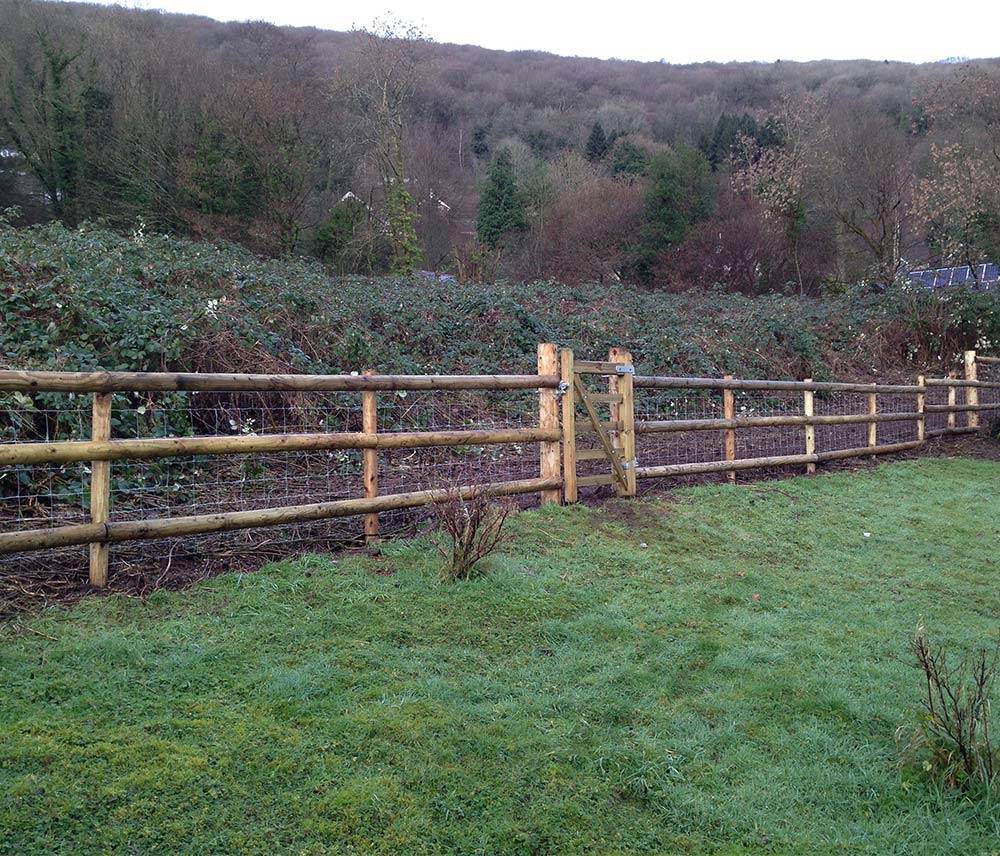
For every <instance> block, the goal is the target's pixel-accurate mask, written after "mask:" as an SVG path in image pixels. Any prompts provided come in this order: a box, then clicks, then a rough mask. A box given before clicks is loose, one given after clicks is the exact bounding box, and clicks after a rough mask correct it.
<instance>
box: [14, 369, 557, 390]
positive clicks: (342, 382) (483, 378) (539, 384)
mask: <svg viewBox="0 0 1000 856" xmlns="http://www.w3.org/2000/svg"><path fill="white" fill-rule="evenodd" d="M558 386H559V377H558V375H554V374H553V375H345V374H338V375H288V374H283V375H264V374H208V373H205V374H201V373H198V374H194V373H173V372H33V371H0V392H176V391H181V390H184V391H189V392H367V391H375V392H378V391H382V390H388V391H396V390H400V391H402V390H435V389H439V390H463V389H494V390H501V389H555V388H556V387H558Z"/></svg>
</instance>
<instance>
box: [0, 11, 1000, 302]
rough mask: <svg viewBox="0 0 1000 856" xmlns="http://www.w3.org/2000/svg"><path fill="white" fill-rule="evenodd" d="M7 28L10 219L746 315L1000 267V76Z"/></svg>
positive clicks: (253, 35)
mask: <svg viewBox="0 0 1000 856" xmlns="http://www.w3.org/2000/svg"><path fill="white" fill-rule="evenodd" d="M0 19H2V20H3V22H4V26H3V28H2V30H0V76H2V85H0V152H2V153H3V156H2V157H0V208H3V207H7V206H11V205H17V206H20V208H21V211H22V214H21V221H22V222H33V221H39V220H45V219H49V218H55V219H59V220H61V221H63V222H65V223H67V224H69V225H75V224H78V223H80V222H82V221H84V220H99V221H102V222H104V223H107V224H108V225H110V226H112V227H114V228H117V229H120V230H123V231H126V232H129V231H132V230H138V231H145V232H149V231H172V232H176V233H179V234H182V235H187V236H192V237H197V238H209V239H215V238H223V239H228V240H233V241H238V242H240V243H242V244H244V245H246V246H248V247H250V248H252V249H254V250H256V251H260V252H264V253H267V254H273V255H279V254H285V253H288V252H297V253H302V252H305V253H310V254H312V255H315V256H316V257H318V258H319V259H321V260H322V261H324V262H325V263H326V264H327V265H328V266H329V267H331V268H332V269H333V270H335V271H337V272H340V273H361V274H375V273H380V272H386V271H395V272H398V273H404V274H407V273H410V272H411V271H413V270H414V269H420V268H429V269H434V270H439V271H451V272H454V273H456V274H457V275H459V277H460V278H467V279H483V278H492V277H494V276H497V275H499V276H507V277H511V278H516V279H526V278H533V277H553V278H557V279H560V280H563V281H567V282H580V281H590V280H593V281H609V280H617V279H623V280H627V281H641V282H646V283H650V284H655V285H657V286H661V287H670V288H684V287H690V286H698V287H707V286H711V285H714V284H721V285H722V286H723V287H725V288H727V289H733V290H740V291H744V292H747V293H762V292H766V291H771V290H785V291H792V292H816V291H818V290H820V289H821V288H823V287H827V288H830V287H833V288H839V287H842V285H843V284H846V283H856V282H858V281H861V280H865V281H869V282H878V283H885V282H889V281H891V280H893V279H895V278H897V277H898V276H899V275H900V274H901V273H902V272H903V271H905V270H906V269H908V268H910V267H912V266H914V265H917V264H925V263H926V264H934V265H944V264H966V263H973V262H976V261H981V260H985V259H987V258H990V259H993V258H996V257H997V255H998V254H1000V143H998V141H1000V62H998V61H996V60H986V61H977V62H973V63H968V64H964V65H954V64H927V65H909V64H905V63H889V62H877V61H858V62H832V61H831V62H815V63H806V64H799V63H786V62H779V63H774V64H746V63H743V64H738V63H732V64H699V65H688V66H674V65H670V64H667V63H638V62H624V61H600V60H590V59H579V58H561V57H556V56H552V55H548V54H542V53H528V52H515V53H505V52H501V51H490V50H485V49H481V48H476V47H470V46H456V45H440V44H435V43H434V42H432V41H430V40H429V38H428V36H433V34H432V33H431V34H424V33H421V32H420V31H418V30H416V29H414V28H412V27H408V26H406V25H402V24H399V23H397V22H391V21H390V22H376V23H374V24H373V25H372V26H371V27H370V28H369V29H368V30H366V31H357V32H354V33H333V32H326V31H319V30H307V29H292V28H278V27H273V26H270V25H267V24H262V23H249V24H222V23H218V22H215V21H212V20H209V19H205V18H198V17H191V16H179V15H166V14H160V13H156V12H145V11H137V10H129V9H123V8H116V7H97V6H88V5H83V4H65V3H41V2H37V0H0ZM664 53H665V54H666V55H669V45H665V48H664ZM376 96H377V97H376ZM383 96H384V97H383Z"/></svg>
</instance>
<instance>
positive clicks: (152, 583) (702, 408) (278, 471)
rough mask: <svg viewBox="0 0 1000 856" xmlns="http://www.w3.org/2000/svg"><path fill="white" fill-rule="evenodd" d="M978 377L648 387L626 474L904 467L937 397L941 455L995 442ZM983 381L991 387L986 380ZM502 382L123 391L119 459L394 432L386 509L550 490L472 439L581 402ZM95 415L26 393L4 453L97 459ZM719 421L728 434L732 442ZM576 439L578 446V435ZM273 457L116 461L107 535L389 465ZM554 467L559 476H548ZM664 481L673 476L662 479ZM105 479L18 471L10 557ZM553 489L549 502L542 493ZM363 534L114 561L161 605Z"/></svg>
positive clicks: (80, 567) (520, 445)
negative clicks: (211, 576)
mask: <svg viewBox="0 0 1000 856" xmlns="http://www.w3.org/2000/svg"><path fill="white" fill-rule="evenodd" d="M543 347H546V348H550V349H551V350H552V353H551V357H552V359H553V361H555V347H554V346H543ZM540 353H541V351H540ZM570 356H572V355H570ZM603 365H605V364H603V363H599V364H591V366H590V368H589V369H587V370H590V371H591V374H590V375H588V376H587V377H586V384H587V385H588V387H589V390H590V392H591V393H593V394H594V400H595V401H597V402H599V403H600V405H601V408H602V411H603V413H604V415H603V416H602V418H609V417H608V415H607V410H606V409H605V405H607V407H609V408H610V410H611V417H610V418H611V421H610V422H608V423H607V425H608V426H610V434H611V439H612V441H613V445H615V446H616V447H617V448H618V449H619V452H620V451H621V446H620V441H621V437H620V431H621V426H622V424H623V423H622V422H621V421H620V418H619V421H618V422H617V423H616V422H615V417H614V412H615V407H616V406H622V405H621V403H620V402H621V401H622V399H621V397H620V396H616V395H615V394H613V393H612V390H614V389H616V388H617V387H615V383H616V380H615V374H614V373H613V372H611V371H609V372H607V373H606V374H605V375H604V376H602V375H601V373H600V372H599V371H598V372H597V373H596V374H594V373H593V371H594V370H593V366H603ZM978 370H979V382H978V384H977V385H969V384H968V383H967V382H966V381H965V379H964V378H963V379H958V378H956V382H955V383H954V384H948V383H945V382H942V381H941V379H937V380H935V381H933V382H929V383H928V385H926V386H925V387H919V388H918V387H915V386H909V387H906V386H888V385H881V386H880V387H879V388H878V390H877V391H875V390H872V391H869V390H868V389H867V387H866V386H862V385H859V384H816V385H813V386H811V387H807V386H805V385H804V384H802V383H801V382H787V381H745V382H744V381H720V380H718V379H717V380H713V379H708V378H693V379H678V378H652V379H651V378H645V379H644V381H645V382H646V384H645V386H644V387H638V388H636V389H635V390H634V405H633V408H634V409H633V410H632V411H630V413H632V414H633V416H634V421H635V425H636V435H637V436H636V441H637V442H636V459H637V461H636V460H633V461H625V460H622V461H621V462H620V463H622V464H624V465H625V466H626V467H628V466H636V465H637V462H638V467H639V468H640V469H639V470H638V472H639V473H640V475H641V474H642V468H645V469H646V476H653V475H670V476H671V478H669V479H659V478H652V477H650V478H644V480H643V481H642V482H640V486H641V490H642V492H649V491H652V490H662V489H664V488H667V489H669V488H671V487H674V486H677V485H683V484H687V483H691V482H693V481H703V480H704V479H705V478H714V479H724V478H725V477H726V467H725V466H724V464H725V463H729V462H733V461H742V462H745V463H749V464H753V463H754V462H757V463H758V464H760V462H767V461H771V460H773V459H781V458H788V457H791V456H797V457H800V458H801V457H807V456H808V455H810V454H814V456H815V460H817V461H823V460H825V459H824V457H823V456H824V455H828V456H834V457H836V456H838V454H839V453H841V452H846V453H851V454H854V453H859V454H866V453H867V450H868V449H876V450H877V449H883V447H886V448H885V449H884V450H896V447H898V446H900V445H904V446H905V447H906V448H913V447H914V446H915V445H917V441H918V439H919V437H920V433H919V427H918V426H919V425H920V421H919V420H918V418H917V416H918V408H919V406H920V404H919V402H920V400H921V397H922V398H923V401H924V406H925V408H926V410H925V412H924V418H923V424H924V426H925V428H926V432H927V434H928V436H932V435H934V434H935V433H942V432H951V431H962V430H970V429H972V428H975V427H976V423H978V425H979V426H980V427H987V426H989V425H991V424H993V422H994V421H995V420H996V419H997V418H998V417H1000V363H997V362H990V361H988V360H987V361H984V362H982V363H981V364H979V365H978ZM967 371H968V369H967ZM971 371H972V372H973V373H974V372H975V367H974V368H972V369H971ZM0 374H2V373H0ZM6 374H11V375H13V374H17V373H6ZM262 377H263V376H262ZM387 377H388V376H387ZM500 377H507V378H508V379H509V380H511V381H512V385H510V386H508V387H504V386H502V385H501V386H500V387H497V388H494V387H490V386H489V385H488V382H494V381H497V378H496V377H490V378H487V377H485V376H484V377H483V378H480V379H479V380H481V381H483V382H482V383H480V384H478V385H476V386H473V387H469V388H467V387H462V386H456V385H454V384H446V385H445V387H444V388H441V387H434V386H430V387H428V386H426V385H424V386H420V385H418V386H416V387H413V388H406V387H405V385H404V386H403V387H392V386H379V387H377V391H376V387H371V388H368V387H365V388H366V389H368V390H369V391H368V392H360V391H359V388H358V387H357V386H356V385H352V386H350V387H349V391H325V390H327V389H329V385H326V386H324V387H323V388H322V390H321V391H317V390H314V389H311V390H310V391H292V390H289V389H288V388H287V387H285V388H283V387H281V386H280V384H279V385H278V386H277V388H275V389H265V390H263V391H256V392H253V391H228V392H210V391H198V390H196V389H185V388H171V389H170V390H163V391H154V392H150V391H143V392H139V391H122V392H115V393H114V394H113V395H112V410H111V418H110V433H111V438H112V444H114V443H115V442H118V443H119V446H121V442H120V441H129V440H138V441H146V440H169V439H170V438H206V437H207V438H218V439H225V438H242V439H249V438H275V439H276V440H277V441H280V440H281V438H283V437H299V436H307V437H323V436H327V435H330V436H337V437H349V438H351V437H353V438H361V437H369V438H370V437H371V436H373V434H372V432H377V434H378V437H379V438H388V439H390V440H393V439H394V438H395V439H398V440H400V442H399V443H395V442H388V443H386V444H384V445H379V447H378V448H377V452H376V453H375V454H376V456H377V462H378V465H377V495H378V496H379V497H383V496H386V497H391V496H396V495H399V494H406V493H409V492H414V491H428V490H434V489H441V488H450V487H454V486H456V485H460V484H461V485H484V484H501V483H503V484H509V483H513V482H517V481H519V480H532V479H535V480H539V479H538V477H539V473H540V455H539V452H540V449H539V442H538V440H539V439H540V438H539V437H534V438H531V439H529V438H524V437H522V438H521V439H510V438H507V439H504V440H497V439H495V438H494V439H492V440H491V439H489V438H483V437H479V438H477V439H469V437H470V436H471V435H468V434H467V432H486V433H490V432H493V433H496V432H503V431H507V432H511V431H513V432H518V434H519V435H521V434H524V433H530V431H531V430H541V429H540V425H541V420H542V418H543V417H542V416H541V412H540V406H541V404H542V401H543V400H544V399H540V398H539V395H540V393H543V394H544V395H553V396H556V397H557V398H558V397H559V396H560V395H565V394H567V392H566V390H567V389H570V390H572V383H569V384H567V383H566V379H565V378H564V379H563V384H562V385H561V387H560V390H559V391H557V390H556V388H555V387H556V385H557V383H558V380H559V379H558V377H556V376H555V375H549V376H547V378H548V379H547V380H546V384H545V385H546V386H547V388H546V389H544V390H543V389H541V386H542V384H541V381H542V380H543V378H541V377H538V376H500ZM619 377H620V373H619ZM390 379H391V378H390ZM354 380H358V379H357V378H355V379H354ZM396 380H399V379H396ZM411 380H412V378H411ZM425 380H427V381H430V380H433V378H432V377H431V376H428V377H427V378H425ZM453 380H461V379H457V378H455V379H453ZM464 380H468V379H464ZM571 381H572V379H571ZM650 381H652V383H650ZM659 381H663V383H658V382H659ZM682 381H690V383H687V384H685V383H683V382H682ZM463 382H464V381H463ZM630 385H631V381H630ZM411 386H412V385H411ZM723 387H726V389H725V390H724V389H723ZM2 388H4V387H2V386H0V389H2ZM7 388H8V389H9V388H10V387H9V386H8V387H7ZM58 388H65V387H58ZM337 388H338V389H340V387H337ZM602 392H603V393H605V394H604V395H602ZM569 394H572V393H569ZM366 396H370V397H369V398H366ZM94 400H95V399H94V396H91V395H89V394H80V393H73V392H52V391H32V390H29V391H24V390H23V389H22V390H21V391H14V392H3V393H0V450H2V449H3V448H5V447H9V448H13V447H17V446H20V445H22V444H50V445H52V446H53V448H54V447H56V446H58V445H60V444H66V443H72V442H80V441H88V440H89V439H91V437H92V434H93V431H94V426H95V424H96V423H95V416H94V411H93V405H94ZM365 401H367V402H368V404H369V408H368V410H367V412H366V407H365ZM574 401H576V399H575V398H574ZM616 401H617V402H619V403H618V404H616V403H615V402H616ZM629 401H630V402H631V401H632V399H631V393H630V398H629ZM373 402H374V408H373V410H372V408H371V405H372V403H373ZM574 406H576V407H577V408H578V410H577V417H576V426H575V429H574V434H575V436H576V455H577V460H576V463H575V470H574V472H576V474H577V476H579V477H580V478H581V479H584V480H585V479H587V478H588V477H589V478H590V479H591V481H590V484H589V485H588V486H587V490H586V491H585V493H586V494H587V495H596V496H603V495H608V494H609V493H612V492H613V491H614V490H615V487H614V486H613V485H609V484H608V481H609V479H607V478H606V476H607V475H608V473H609V464H610V459H609V458H608V457H607V456H606V454H605V448H604V445H603V443H604V439H606V438H604V439H602V437H601V436H600V432H599V431H597V430H596V429H595V428H594V426H593V425H590V424H589V422H588V418H587V416H586V414H585V413H584V411H583V410H581V409H580V408H579V402H577V404H575V405H574ZM963 407H965V408H966V409H963ZM968 408H971V409H968ZM556 411H558V405H557V406H556ZM809 413H811V415H807V414H809ZM720 420H726V421H724V422H722V423H721V424H719V423H720ZM555 421H556V426H555V428H552V429H551V430H552V431H554V433H555V437H553V438H551V440H556V439H558V437H559V436H560V435H559V431H560V428H559V419H558V415H556V416H555ZM782 422H784V423H785V424H780V423H782ZM807 423H808V424H807ZM561 430H562V431H563V432H565V431H566V430H567V429H566V427H565V425H563V426H562V429H561ZM448 432H451V433H461V434H462V435H463V438H464V439H462V438H459V439H458V440H456V441H455V442H452V440H454V439H455V438H451V440H448V441H447V442H444V443H442V442H436V443H429V444H426V445H421V444H420V443H416V444H414V443H410V442H409V439H411V438H413V437H416V436H424V437H426V436H427V435H428V434H435V435H436V434H441V433H448ZM563 438H564V439H565V435H563ZM479 440H481V442H479ZM266 445H268V446H269V448H268V449H267V450H265V451H254V452H252V453H250V452H242V451H240V450H242V449H245V448H246V445H245V444H227V450H226V453H224V454H222V453H215V454H208V453H204V454H203V453H200V452H199V453H184V454H180V453H178V454H173V447H171V452H170V454H169V456H166V457H154V458H148V459H147V458H143V457H141V456H140V457H138V458H136V457H128V456H124V455H123V456H122V457H123V459H121V460H117V459H115V460H112V461H111V464H110V472H111V477H110V509H109V512H108V516H107V524H108V526H109V527H113V526H115V525H116V524H121V523H124V522H127V521H136V522H142V523H144V522H148V521H150V520H152V521H160V522H162V521H180V522H181V523H183V522H184V520H187V519H189V518H201V519H204V518H206V517H207V516H213V515H214V516H218V515H233V514H238V513H241V512H246V511H248V510H267V509H272V510H275V511H280V510H284V509H288V508H290V507H291V508H295V507H301V506H309V505H315V504H319V503H340V502H343V501H347V500H357V499H358V498H361V497H365V496H366V495H367V496H373V495H374V494H373V493H372V492H371V489H372V484H371V483H370V482H369V480H368V476H370V475H371V473H370V472H369V471H368V469H366V456H367V455H368V454H369V452H368V451H366V449H371V448H374V447H372V446H370V445H368V446H366V445H365V443H362V442H360V440H358V441H357V442H354V441H352V442H350V443H348V442H345V443H343V444H340V445H331V444H326V445H322V447H316V448H301V449H300V450H298V451H288V450H282V449H280V448H273V447H274V446H275V445H276V444H275V443H268V444H266ZM278 445H280V443H279V444H278ZM550 445H551V442H550ZM188 448H190V447H188ZM810 450H811V451H810ZM556 451H558V446H557V447H556ZM542 457H543V461H544V455H543V456H542ZM557 458H558V456H557ZM7 460H10V456H8V458H7ZM705 464H709V465H712V466H713V467H714V469H713V471H712V472H711V473H707V474H706V472H705V471H704V466H703V465H705ZM557 465H558V461H557ZM541 466H542V472H543V474H544V472H545V464H544V463H542V465H541ZM803 466H804V462H803V461H796V462H794V463H793V462H788V461H783V462H781V464H780V465H777V466H775V465H773V464H770V463H767V464H766V465H763V464H761V467H760V468H759V469H755V470H750V469H746V470H743V474H742V475H741V476H740V478H741V479H744V478H771V477H775V476H782V475H785V474H788V473H799V472H802V471H803ZM685 467H687V469H685ZM699 467H701V468H702V469H701V470H699V469H698V468H699ZM657 468H665V469H666V470H671V471H670V472H653V471H655V470H656V469H657ZM671 468H674V469H673V470H672V469H671ZM741 469H742V468H741ZM692 470H694V471H692ZM93 475H94V474H93V472H92V465H91V463H90V462H86V461H85V462H72V463H64V464H61V463H56V462H54V461H50V460H40V461H38V462H34V463H29V464H18V463H15V464H13V465H6V464H2V463H0V540H2V538H3V533H25V534H29V535H30V534H31V533H32V532H35V531H38V530H53V531H54V530H60V529H63V528H65V527H72V526H74V525H84V524H87V523H89V522H90V521H91V520H92V509H91V507H90V502H91V482H92V479H93ZM598 476H605V478H603V479H601V478H598ZM599 484H600V485H601V486H597V485H599ZM591 485H593V486H591ZM619 487H620V486H619ZM535 488H536V489H534V490H533V491H532V493H533V494H537V493H538V491H539V490H541V489H542V488H538V487H537V485H536V486H535ZM517 501H518V502H520V503H522V504H529V503H531V502H534V501H537V500H536V499H534V498H532V496H531V495H524V496H520V495H519V498H518V500H517ZM431 515H433V511H431V510H429V509H428V508H427V507H426V506H424V507H406V508H387V509H385V510H381V511H380V523H381V532H382V534H385V535H394V534H410V533H413V532H415V531H418V530H419V529H420V527H422V526H424V525H425V523H426V521H427V519H428V517H429V516H431ZM269 526H270V524H269ZM363 532H364V528H363V524H362V520H361V519H360V518H359V517H358V516H344V517H339V516H333V515H330V516H329V517H328V518H327V519H322V520H311V521H310V522H302V521H300V522H296V523H290V522H281V523H280V525H274V526H272V527H270V528H267V529H246V530H240V531H224V532H223V531H218V532H204V533H201V532H195V533H189V534H185V535H184V536H183V537H165V538H162V539H159V540H153V541H142V542H133V543H125V544H117V543H116V544H115V547H114V551H113V556H114V562H115V568H116V576H117V581H118V584H119V585H120V583H121V581H122V580H125V581H127V582H128V586H126V587H130V588H132V589H134V590H138V591H145V590H148V589H150V588H154V587H157V586H159V585H162V584H170V582H171V581H175V580H177V581H184V580H185V579H186V578H188V577H191V578H193V577H196V576H198V575H200V574H202V573H203V572H204V571H206V570H208V569H209V568H210V567H211V569H212V570H213V571H214V570H219V569H220V567H222V568H226V567H240V566H241V565H242V564H244V563H247V564H257V563H259V562H260V560H261V559H265V558H280V557H283V556H288V555H291V554H295V553H296V552H302V551H305V550H323V549H328V548H331V547H339V546H343V545H345V544H347V543H350V542H358V541H359V539H360V538H361V537H362V533H363ZM79 543H81V544H82V543H83V541H80V542H79ZM87 562H88V558H87V548H86V547H83V546H75V547H62V548H54V549H48V550H43V551H40V552H31V553H12V554H11V553H8V554H2V553H0V599H2V598H3V597H4V596H5V593H7V592H13V593H15V594H16V592H17V590H19V589H24V588H25V587H26V586H27V587H30V585H31V584H32V581H33V580H34V581H35V582H36V583H37V585H38V587H39V589H40V590H43V591H44V590H45V589H46V586H48V587H50V588H53V590H54V587H57V586H58V585H69V586H77V587H81V588H85V583H86V579H87V576H86V568H87ZM220 563H221V565H220ZM60 581H61V582H60Z"/></svg>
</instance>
